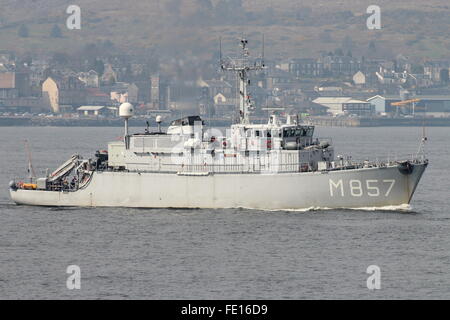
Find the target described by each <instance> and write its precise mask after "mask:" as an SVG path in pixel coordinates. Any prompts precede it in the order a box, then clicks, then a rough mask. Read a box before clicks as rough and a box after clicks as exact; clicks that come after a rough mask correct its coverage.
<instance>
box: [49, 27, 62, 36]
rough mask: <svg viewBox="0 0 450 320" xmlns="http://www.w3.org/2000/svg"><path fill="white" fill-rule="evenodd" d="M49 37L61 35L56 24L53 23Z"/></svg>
mask: <svg viewBox="0 0 450 320" xmlns="http://www.w3.org/2000/svg"><path fill="white" fill-rule="evenodd" d="M50 37H52V38H61V37H62V32H61V29H60V28H59V27H58V25H57V24H55V25H53V28H52V30H51V32H50Z"/></svg>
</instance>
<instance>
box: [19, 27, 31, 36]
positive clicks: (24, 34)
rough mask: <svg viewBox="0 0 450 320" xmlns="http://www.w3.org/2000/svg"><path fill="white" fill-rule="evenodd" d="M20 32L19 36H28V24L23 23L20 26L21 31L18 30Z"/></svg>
mask: <svg viewBox="0 0 450 320" xmlns="http://www.w3.org/2000/svg"><path fill="white" fill-rule="evenodd" d="M18 34H19V37H21V38H28V35H29V34H28V28H27V26H26V25H24V24H23V25H21V26H20V28H19V32H18Z"/></svg>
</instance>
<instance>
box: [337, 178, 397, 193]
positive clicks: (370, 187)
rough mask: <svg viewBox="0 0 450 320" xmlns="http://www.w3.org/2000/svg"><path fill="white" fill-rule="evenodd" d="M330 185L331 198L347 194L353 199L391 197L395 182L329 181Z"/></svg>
mask: <svg viewBox="0 0 450 320" xmlns="http://www.w3.org/2000/svg"><path fill="white" fill-rule="evenodd" d="M329 184H330V196H332V197H334V196H340V197H345V195H346V194H349V195H351V196H352V197H362V196H365V195H367V196H369V197H379V196H384V197H389V195H390V194H391V191H392V189H393V188H394V185H395V180H393V179H386V180H365V181H361V180H349V181H348V183H344V182H343V180H342V179H341V180H337V181H334V180H332V179H330V180H329Z"/></svg>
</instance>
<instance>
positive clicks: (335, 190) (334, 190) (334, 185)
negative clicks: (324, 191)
mask: <svg viewBox="0 0 450 320" xmlns="http://www.w3.org/2000/svg"><path fill="white" fill-rule="evenodd" d="M329 181H330V196H332V197H334V195H335V194H339V193H340V195H341V197H343V196H344V184H343V182H342V180H338V182H334V181H333V180H331V179H330V180H329Z"/></svg>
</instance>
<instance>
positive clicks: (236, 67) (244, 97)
mask: <svg viewBox="0 0 450 320" xmlns="http://www.w3.org/2000/svg"><path fill="white" fill-rule="evenodd" d="M240 44H241V48H242V53H241V57H240V58H235V59H232V58H228V59H227V61H225V60H224V59H222V41H220V48H221V49H220V51H221V54H220V67H221V69H222V70H223V71H231V72H234V73H236V74H237V77H238V79H239V120H240V123H241V124H249V123H250V108H251V107H252V101H251V98H250V95H249V93H248V90H247V86H248V85H249V83H250V81H249V79H248V74H249V72H251V71H258V70H263V69H264V68H265V65H264V55H263V56H262V59H260V61H255V62H254V63H253V64H251V63H250V61H249V57H250V54H249V50H248V48H247V45H248V40H247V39H244V38H242V39H240ZM263 48H264V44H263ZM263 54H264V50H263Z"/></svg>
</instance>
